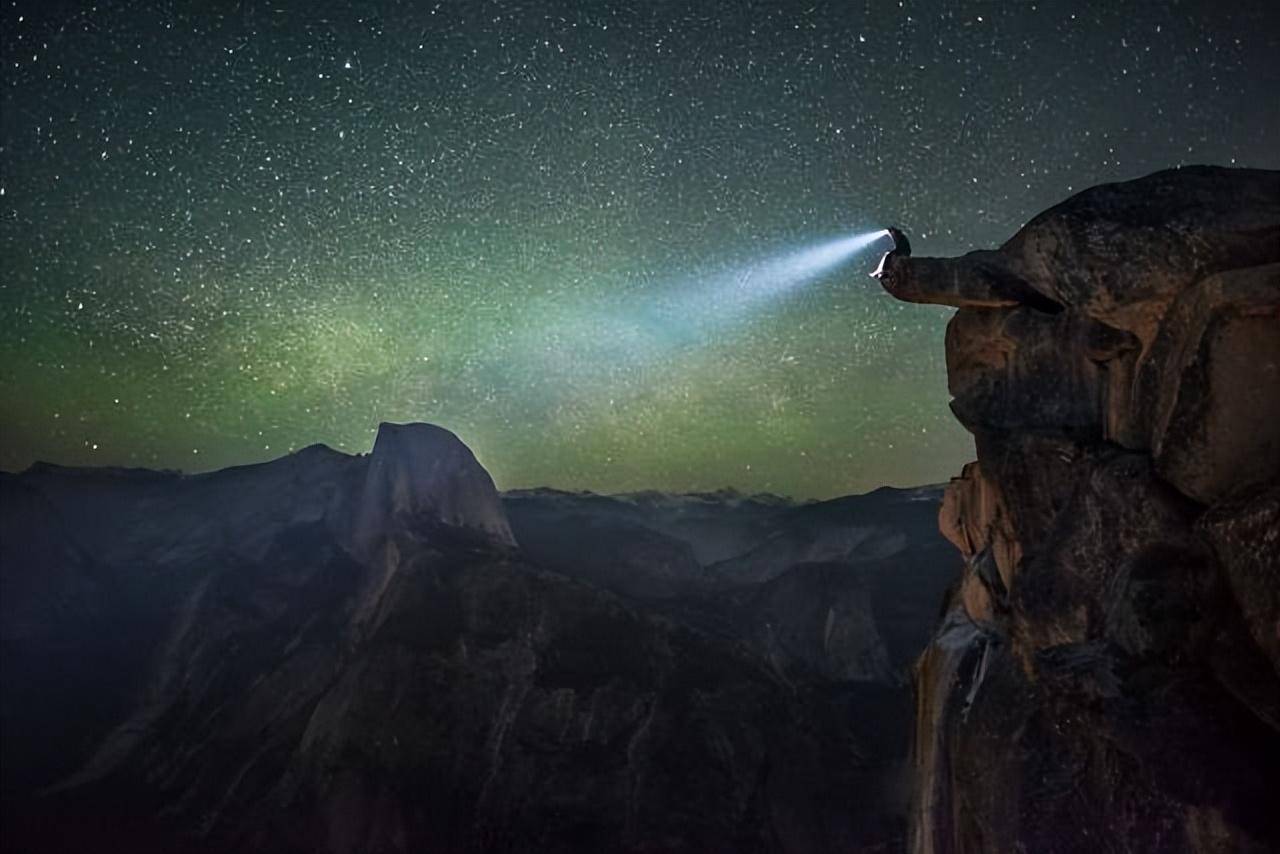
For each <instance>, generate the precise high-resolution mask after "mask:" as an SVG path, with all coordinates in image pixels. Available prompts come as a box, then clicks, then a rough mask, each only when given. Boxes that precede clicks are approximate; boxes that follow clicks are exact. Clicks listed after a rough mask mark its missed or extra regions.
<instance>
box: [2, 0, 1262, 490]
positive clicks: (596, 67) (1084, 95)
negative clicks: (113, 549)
mask: <svg viewBox="0 0 1280 854" xmlns="http://www.w3.org/2000/svg"><path fill="white" fill-rule="evenodd" d="M1278 6H1280V4H1275V3H1274V2H1258V3H1247V2H1236V3H1215V4H1192V3H1182V4H1177V3H1166V4H1153V3H1146V2H1143V3H1132V4H1123V3H1096V4H1083V3H1081V4H1068V3H1056V2H1055V3H1039V4H1033V3H1016V4H1010V3H974V2H950V3H922V2H904V3H896V2H895V3H879V2H877V3H867V4H846V3H821V2H801V3H750V2H740V0H734V2H724V3H716V2H696V3H683V2H649V3H613V2H604V0H600V2H594V0H593V2H581V3H531V2H530V3H506V2H478V1H477V2H457V3H438V4H431V3H422V4H419V3H385V4H363V3H361V4H346V3H326V2H296V0H278V2H254V0H245V2H240V3H223V2H212V3H202V4H190V3H185V2H169V3H110V2H98V3H96V4H89V3H67V4H55V3H49V2H39V3H9V4H6V5H5V6H4V8H3V14H2V17H0V45H2V56H0V59H2V62H3V72H2V73H3V81H2V83H3V109H2V112H0V122H2V139H0V144H2V145H3V149H2V150H0V186H2V189H0V193H3V195H2V196H0V312H2V314H0V316H2V317H3V332H2V333H0V467H3V468H6V469H10V470H12V469H18V468H22V467H25V466H26V465H27V464H29V463H30V462H31V461H32V460H35V459H46V460H51V461H55V462H61V463H68V464H99V465H139V466H151V467H168V468H181V469H185V470H203V469H208V468H213V467H220V466H224V465H230V464H239V463H248V462H254V461H258V460H263V459H268V458H272V457H275V456H279V455H281V454H283V453H286V452H288V451H289V450H291V449H296V448H298V447H301V446H304V445H307V444H311V443H314V442H324V443H327V444H330V445H332V446H334V447H337V448H340V449H344V450H347V451H351V452H357V451H359V452H363V451H366V450H367V449H368V448H369V446H370V443H371V440H372V437H373V431H374V430H375V429H376V425H377V424H378V422H379V421H384V420H392V421H397V420H424V421H431V422H434V423H437V424H440V425H443V426H445V427H448V428H450V429H452V430H453V431H455V432H456V433H458V434H459V435H460V436H461V437H463V439H464V440H465V441H467V442H468V443H469V444H470V445H471V446H472V447H473V448H474V449H475V450H476V452H477V454H478V455H479V456H480V458H481V460H482V461H483V462H484V463H485V464H486V466H488V467H489V469H490V470H491V471H492V472H493V474H494V476H495V478H496V479H497V481H498V482H499V485H500V486H503V487H515V486H527V485H536V484H549V485H554V486H559V487H566V488H590V489H596V490H608V491H612V490H623V489H635V488H641V487H655V488H662V489H676V490H698V489H710V488H716V487H721V486H733V487H736V488H739V489H743V490H746V491H759V490H770V491H775V492H784V493H790V494H793V495H801V496H825V495H832V494H841V493H847V492H853V491H861V490H864V489H867V488H871V487H874V486H877V485H880V484H883V483H894V484H911V483H921V482H928V481H938V480H942V479H945V477H946V476H947V475H948V474H950V473H953V472H954V471H955V470H956V469H957V468H958V466H959V465H960V464H961V463H962V462H964V461H965V460H967V459H969V458H971V457H972V455H973V449H972V444H971V441H970V440H969V438H968V436H967V435H966V434H965V433H963V431H961V429H960V428H959V427H958V426H956V424H955V423H954V420H953V419H952V417H951V415H950V413H949V411H948V409H947V400H948V395H947V391H946V387H945V368H944V365H943V359H942V333H943V328H944V326H945V323H946V320H947V318H948V316H949V312H948V311H947V310H944V309H940V308H936V307H927V306H908V305H904V304H899V303H896V302H894V301H892V300H891V299H889V298H888V297H887V296H885V295H884V294H883V293H882V292H881V291H880V289H879V287H878V286H877V285H876V283H875V282H874V281H873V280H871V279H869V278H867V276H866V273H867V271H868V270H869V269H871V268H872V267H873V266H874V263H875V258H874V257H870V256H857V257H854V258H852V259H851V260H849V262H848V263H846V264H843V265H841V266H839V267H838V268H837V269H835V270H833V271H831V272H830V273H828V274H826V275H823V276H820V277H817V278H815V279H814V280H813V281H810V282H808V283H807V284H806V285H805V286H804V287H798V288H794V289H789V290H788V291H787V292H786V293H784V294H780V295H779V296H778V298H776V299H771V300H769V301H768V302H767V304H766V305H762V306H753V307H752V308H751V310H749V311H740V312H736V313H731V312H727V311H722V308H724V307H723V306H721V305H719V304H717V303H716V301H714V300H710V301H709V300H705V299H704V300H697V299H691V298H690V295H691V294H695V293H705V292H707V288H706V287H705V286H706V285H707V283H710V282H714V281H715V280H716V277H717V276H723V275H724V274H725V273H726V271H731V270H735V269H741V268H742V267H743V265H749V264H750V263H752V262H753V259H763V258H769V257H774V256H777V255H779V254H781V253H786V252H789V251H793V250H797V249H800V248H803V247H805V246H811V245H815V244H817V243H818V242H820V241H822V240H829V239H835V238H838V237H840V236H842V235H851V234H854V233H856V232H864V231H867V230H869V229H874V228H879V227H882V226H885V225H888V224H895V223H896V224H900V225H902V226H903V227H904V228H905V229H906V230H907V231H908V233H909V234H910V236H911V239H912V242H913V244H914V248H915V251H916V254H954V253H957V252H963V251H967V250H969V249H972V248H978V247H988V246H992V245H995V244H998V243H1000V242H1002V241H1003V240H1004V239H1006V238H1007V237H1008V236H1010V235H1011V234H1012V233H1013V232H1014V231H1015V230H1016V229H1017V228H1018V227H1019V226H1020V225H1021V224H1022V223H1023V222H1025V221H1026V220H1027V219H1028V218H1030V217H1031V216H1033V215H1034V214H1036V213H1037V212H1039V211H1040V210H1042V209H1044V208H1046V207H1048V206H1050V205H1052V204H1054V203H1056V202H1057V201H1060V200H1061V199H1063V198H1065V197H1066V196H1068V195H1070V194H1071V193H1072V192H1074V191H1077V190H1080V189H1083V188H1084V187H1086V186H1089V185H1092V184H1096V183H1100V182H1103V181H1110V180H1120V179H1127V178H1132V177H1137V176H1139V175H1143V174H1145V173H1147V172H1150V171H1153V170H1155V169H1160V168H1165V167H1169V166H1175V165H1179V164H1186V163H1217V164H1224V165H1230V164H1238V165H1242V166H1260V167H1270V168H1276V167H1278V166H1280V110H1278V109H1277V108H1276V106H1275V93H1276V92H1278V91H1280V59H1277V57H1280V13H1278V12H1277V11H1275V9H1276V7H1278ZM194 9H199V11H193V10H194Z"/></svg>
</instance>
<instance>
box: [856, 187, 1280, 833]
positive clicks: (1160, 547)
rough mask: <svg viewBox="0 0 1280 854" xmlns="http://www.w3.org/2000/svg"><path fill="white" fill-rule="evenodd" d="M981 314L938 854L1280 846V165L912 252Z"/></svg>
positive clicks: (949, 663)
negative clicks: (933, 251)
mask: <svg viewBox="0 0 1280 854" xmlns="http://www.w3.org/2000/svg"><path fill="white" fill-rule="evenodd" d="M881 281H882V282H883V283H884V284H885V287H886V289H887V290H889V292H890V293H893V294H895V295H896V296H899V297H901V298H904V299H908V300H911V301H916V302H934V303H940V304H944V305H954V306H957V307H958V308H959V310H958V311H957V312H956V314H955V316H954V317H953V319H952V321H951V323H950V325H949V327H948V329H947V339H946V348H947V370H948V378H949V383H950V389H951V392H952V394H953V396H954V400H953V402H952V409H953V411H954V412H955V414H956V417H957V418H958V419H959V420H960V422H961V423H962V424H964V426H965V427H966V428H968V429H969V430H970V431H971V432H972V433H973V434H974V437H975V445H976V448H977V452H978V461H977V462H975V463H972V464H970V465H968V466H966V467H965V469H964V471H963V472H962V473H961V475H960V476H959V477H957V478H955V479H953V480H952V482H951V484H950V486H949V487H948V490H947V494H946V496H945V498H944V500H943V505H942V509H941V513H940V518H939V523H940V529H941V530H942V532H943V534H944V535H945V536H946V537H947V539H948V540H950V541H951V542H952V543H953V544H954V545H955V546H956V547H957V548H958V549H959V550H960V552H961V554H962V555H963V556H964V558H965V561H966V564H965V569H964V572H963V574H962V576H961V579H960V580H959V582H958V583H957V584H956V585H955V587H954V588H953V591H952V593H951V595H950V596H949V597H948V599H947V601H946V603H945V608H944V610H945V617H944V619H943V621H942V623H941V625H940V626H939V628H938V629H937V631H936V633H935V636H934V640H933V642H932V643H931V644H930V646H929V647H928V648H927V649H926V651H925V653H924V655H923V656H922V657H921V658H920V660H919V661H918V663H917V667H916V689H917V722H916V741H915V768H916V779H915V796H914V801H913V803H914V807H913V814H912V820H911V834H912V840H911V841H912V849H913V850H914V851H916V852H922V854H923V853H924V852H980V851H1017V850H1024V851H1037V852H1069V851H1070V852H1074V851H1082V852H1083V851H1096V850H1117V851H1169V852H1219V851H1264V850H1275V849H1276V848H1277V847H1280V817H1277V814H1276V812H1275V810H1274V808H1273V806H1272V802H1273V800H1274V792H1275V791H1278V790H1280V682H1278V681H1277V673H1278V672H1280V671H1278V669H1277V662H1278V661H1280V655H1278V654H1280V599H1278V598H1277V597H1278V595H1280V594H1277V593H1276V590H1277V581H1278V580H1280V579H1277V576H1276V572H1277V566H1280V553H1278V551H1277V550H1278V549H1280V503H1278V502H1280V498H1278V497H1277V496H1278V495H1280V486H1278V485H1277V481H1278V479H1280V382H1278V381H1277V380H1278V378H1280V173H1276V172H1264V171H1258V170H1229V169H1214V168H1208V167H1196V168H1189V169H1181V170H1174V171H1170V172H1162V173H1157V174H1155V175H1151V176H1148V177H1147V178H1143V179H1140V180H1137V181H1131V182H1127V183H1124V184H1113V185H1105V186H1101V187H1095V188H1093V189H1091V190H1088V191H1085V192H1084V193H1081V194H1079V195H1077V196H1075V197H1073V198H1071V199H1069V200H1067V201H1065V202H1063V203H1062V204H1060V205H1058V206H1057V207H1055V208H1053V209H1051V210H1050V211H1047V212H1046V213H1044V214H1042V215H1040V216H1038V217H1036V218H1035V219H1034V220H1032V221H1031V222H1030V223H1028V225H1027V226H1026V227H1024V228H1023V229H1022V230H1021V231H1019V232H1018V234H1017V235H1015V236H1014V237H1013V238H1012V239H1011V240H1009V241H1008V242H1007V243H1006V244H1005V245H1004V246H1002V247H1001V248H1000V249H999V250H997V251H994V252H981V253H971V254H970V255H968V256H965V257H963V258H958V259H951V260H948V259H917V258H909V257H900V256H892V257H889V258H886V261H885V265H884V269H883V271H882V276H881Z"/></svg>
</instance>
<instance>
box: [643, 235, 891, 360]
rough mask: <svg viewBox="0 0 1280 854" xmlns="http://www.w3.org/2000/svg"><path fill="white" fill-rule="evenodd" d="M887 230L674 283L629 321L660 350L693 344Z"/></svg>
mask: <svg viewBox="0 0 1280 854" xmlns="http://www.w3.org/2000/svg"><path fill="white" fill-rule="evenodd" d="M882 239H883V240H888V239H889V232H888V230H887V229H877V230H875V231H866V232H861V233H858V234H853V235H844V236H841V237H838V238H835V239H832V240H827V241H823V242H822V243H818V244H815V245H812V246H806V247H803V248H801V249H792V250H788V251H783V252H780V253H777V254H775V255H771V256H766V257H762V258H758V259H756V260H755V261H753V262H751V263H748V264H746V265H743V266H741V267H735V268H730V269H722V270H719V271H716V272H713V273H710V274H708V275H705V276H702V277H699V278H698V279H696V280H694V281H693V282H692V283H687V284H679V285H676V286H673V287H672V288H671V289H670V290H669V291H668V293H667V294H666V295H665V297H664V298H661V299H659V300H658V301H656V302H655V303H653V304H650V305H648V306H645V307H641V308H639V309H638V310H633V311H632V312H630V313H629V314H630V317H631V320H632V322H634V323H635V324H637V326H638V327H639V328H640V329H642V330H647V333H648V335H649V336H650V337H651V338H653V339H656V340H654V341H653V343H654V344H656V345H657V346H659V347H661V348H663V349H672V348H678V347H682V346H688V345H694V344H696V343H698V342H699V341H700V340H701V339H702V338H703V337H704V336H705V335H707V334H713V333H715V332H717V331H718V330H723V329H724V328H726V327H728V326H731V325H734V324H740V323H742V322H744V321H745V320H746V319H747V318H748V316H749V315H751V314H752V313H756V312H759V311H762V310H764V309H765V308H767V307H769V306H772V305H776V304H778V303H779V302H781V301H783V300H785V299H786V298H788V297H789V296H792V295H793V294H795V293H796V292H797V291H799V290H801V289H802V288H804V287H805V286H807V285H811V284H813V283H815V282H817V281H818V280H820V279H821V278H822V277H823V276H824V275H827V274H829V273H831V272H833V271H834V270H836V269H837V268H838V267H840V265H842V264H844V263H847V262H848V261H850V260H852V259H853V258H854V257H855V256H857V255H858V254H859V253H861V252H863V251H865V250H867V249H868V248H870V247H871V246H872V245H874V244H876V243H878V242H880V241H881V240H882Z"/></svg>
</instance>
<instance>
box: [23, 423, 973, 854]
mask: <svg viewBox="0 0 1280 854" xmlns="http://www.w3.org/2000/svg"><path fill="white" fill-rule="evenodd" d="M898 497H900V496H898V494H897V493H895V492H889V493H881V494H879V495H876V494H873V495H872V496H868V497H865V498H866V501H869V502H870V504H865V502H864V504H865V506H864V505H863V504H860V503H859V502H858V501H855V502H853V503H852V504H848V505H846V507H845V510H844V511H840V510H838V509H833V508H832V506H828V505H830V502H824V503H820V504H800V503H796V502H791V501H789V500H786V499H782V498H779V497H776V496H742V495H739V494H737V493H734V492H728V491H724V492H714V493H702V494H698V495H692V496H669V495H664V494H662V493H656V492H642V493H634V494H630V495H626V496H596V495H590V494H577V493H573V494H570V493H560V492H555V491H550V490H527V491H525V490H522V491H517V492H512V493H508V494H507V495H505V496H499V494H498V492H497V490H496V488H495V487H494V485H493V482H492V480H491V478H490V477H489V475H488V473H487V472H485V471H484V469H483V468H482V467H481V466H480V465H479V463H478V462H476V460H475V458H474V456H473V455H472V454H471V452H470V451H469V450H468V449H467V448H466V446H465V445H464V444H463V443H462V442H461V441H460V440H458V439H457V437H456V436H453V435H452V434H451V433H448V432H447V431H444V430H441V429H440V428H436V427H432V426H430V425H383V426H382V428H381V429H380V430H379V433H378V438H377V440H376V441H375V444H374V447H373V450H372V452H371V453H370V454H367V455H355V456H352V455H347V454H343V453H339V452H337V451H334V450H332V449H329V448H326V447H324V446H319V445H313V446H310V447H308V448H304V449H302V450H301V451H298V452H296V453H294V454H290V455H289V456H286V457H282V458H280V459H277V460H273V461H271V462H268V463H262V464H258V465H253V466H242V467H237V468H232V469H225V470H222V471H217V472H210V473H206V474H198V475H185V474H180V473H175V472H148V471H145V470H130V469H73V468H63V467H58V466H52V465H43V464H41V465H36V466H33V467H31V468H30V469H28V470H27V471H25V472H23V473H21V474H0V682H2V683H3V684H0V720H2V721H3V727H0V794H2V795H3V797H2V798H0V801H2V803H3V811H4V814H3V823H4V827H5V839H4V844H5V846H6V848H9V847H12V848H13V849H14V850H40V851H58V850H67V851H78V850H86V849H92V848H94V847H96V846H98V845H99V844H100V842H101V840H102V839H103V838H110V839H112V840H113V845H115V846H117V847H122V848H128V849H130V850H137V851H146V850H157V851H159V850H165V851H171V850H188V851H192V850H243V851H335V852H356V851H369V850H401V849H402V848H404V847H405V846H409V847H421V846H428V847H432V848H434V849H436V850H444V851H462V850H466V851H495V852H496V851H514V850H543V851H565V852H568V851H597V850H605V849H608V850H621V851H637V852H638V851H687V852H695V851H696V852H702V851H714V850H755V851H787V852H809V851H814V852H827V851H831V852H834V851H843V850H848V849H850V848H860V847H861V848H866V847H871V846H881V847H883V846H886V845H887V846H890V849H889V850H892V849H893V847H895V846H897V845H898V843H899V842H900V840H901V839H902V838H903V834H904V832H905V823H904V820H905V819H904V817H905V801H904V800H903V792H904V791H905V789H904V787H903V785H902V781H901V774H902V766H903V762H904V759H905V748H906V739H907V731H908V727H907V725H906V724H907V720H908V719H907V716H906V711H907V709H909V701H908V697H907V695H906V689H905V685H904V680H903V679H902V673H903V672H904V667H903V666H901V662H899V661H898V660H897V658H895V657H894V652H893V650H894V649H895V643H896V640H895V632H898V633H900V630H901V629H903V627H904V626H906V624H907V623H911V625H912V626H914V628H913V629H912V631H913V632H914V635H915V637H916V643H917V645H919V644H922V643H923V642H924V638H925V636H926V635H927V632H928V627H929V623H930V620H929V619H927V618H918V617H914V616H910V615H908V617H907V619H906V621H905V622H904V621H903V619H902V615H901V614H899V615H897V616H895V615H894V614H893V608H892V607H888V606H886V604H885V602H884V601H883V595H882V594H883V591H882V590H881V589H880V588H881V587H883V585H884V584H885V583H886V579H887V578H892V577H898V576H902V577H903V578H908V577H909V579H910V581H909V582H908V587H909V588H910V589H912V590H914V591H915V592H916V594H917V595H916V597H915V598H917V599H921V600H926V599H927V600H930V604H932V601H936V598H937V596H938V595H939V590H940V589H941V586H943V585H945V584H946V583H947V580H948V579H949V577H950V576H951V575H953V574H954V567H953V566H951V565H949V564H947V563H941V564H938V565H933V564H932V559H931V558H930V557H928V556H927V555H928V548H927V547H926V548H925V549H924V551H923V552H920V553H919V554H917V555H916V558H919V557H920V555H925V557H924V559H923V562H921V560H918V559H916V558H911V557H910V555H911V554H916V553H915V552H911V551H910V550H907V551H904V552H901V553H898V554H896V555H894V557H893V558H892V559H891V561H890V562H886V561H884V560H880V561H879V562H875V561H871V562H864V563H863V564H862V565H855V564H856V562H854V563H850V562H847V561H842V560H841V556H840V555H834V554H826V555H825V556H826V557H828V558H831V559H830V560H828V561H827V562H826V563H825V564H821V565H819V564H814V563H811V562H810V563H806V562H804V561H805V560H807V558H808V557H810V556H811V555H806V554H804V553H803V550H799V551H788V550H787V549H776V550H775V552H771V553H770V554H771V555H772V556H773V558H774V559H776V564H775V565H774V566H773V567H772V569H771V570H770V571H769V573H767V574H768V575H769V576H770V580H769V581H768V582H765V583H763V584H762V583H758V582H756V581H753V580H745V581H742V580H735V581H734V582H733V583H732V584H728V585H726V584H724V583H723V582H722V580H721V579H718V578H716V577H715V575H714V574H712V573H709V572H708V571H707V568H708V566H710V565H711V564H712V562H713V561H722V560H726V559H729V558H732V557H733V556H735V555H739V554H742V553H744V552H750V551H751V550H752V549H754V548H756V547H758V546H759V545H760V543H762V542H764V541H766V540H768V539H769V538H771V537H773V538H781V539H780V541H781V542H791V540H790V539H788V537H794V536H796V535H795V533H794V532H795V530H796V526H797V525H799V526H801V528H802V529H803V530H811V529H812V528H813V526H814V525H815V524H818V521H815V520H820V519H822V518H827V517H828V516H829V517H830V518H829V520H828V521H830V522H832V523H833V524H837V525H844V524H847V523H849V519H848V518H847V517H848V516H849V514H850V513H852V514H853V515H857V514H858V513H863V514H864V515H866V516H867V518H868V519H870V517H871V515H874V514H873V513H872V510H873V507H872V505H876V506H879V505H880V504H884V503H885V501H888V502H889V503H890V504H892V503H893V502H894V500H896V499H897V498H898ZM860 500H861V498H860ZM908 504H910V505H911V506H912V507H916V508H920V507H923V509H924V510H925V513H926V515H928V514H936V509H937V505H936V501H935V502H934V503H933V504H931V505H928V506H925V505H922V504H921V503H920V502H915V503H914V504H911V502H903V503H902V506H903V507H906V506H908ZM886 507H887V505H886ZM858 508H861V509H858ZM882 510H884V512H883V513H882V514H881V517H879V518H880V521H878V522H876V524H877V525H889V526H893V525H895V524H902V523H903V520H899V521H898V522H894V521H893V519H892V517H893V515H894V511H891V510H887V509H884V508H882ZM877 512H878V511H877ZM824 514H826V515H824ZM806 520H807V521H806ZM914 525H915V523H914V522H911V523H909V526H914ZM789 532H790V533H789ZM935 533H936V531H935ZM935 539H937V538H936V537H935ZM926 546H927V544H926ZM846 557H847V556H846ZM893 561H896V562H893ZM895 567H896V568H897V569H898V570H900V572H898V571H895ZM882 612H883V613H882ZM910 633H911V632H908V634H910ZM895 840H896V841H895Z"/></svg>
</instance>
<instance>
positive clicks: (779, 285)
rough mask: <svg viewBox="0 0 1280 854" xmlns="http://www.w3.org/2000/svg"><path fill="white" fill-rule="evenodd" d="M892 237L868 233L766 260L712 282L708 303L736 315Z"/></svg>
mask: <svg viewBox="0 0 1280 854" xmlns="http://www.w3.org/2000/svg"><path fill="white" fill-rule="evenodd" d="M888 236H889V232H888V230H886V229H879V230H877V231H867V232H863V233H862V234H854V235H851V236H847V237H840V238H837V239H835V240H829V241H827V242H825V243H819V244H818V245H816V246H809V247H806V248H804V249H800V250H797V251H794V252H788V253H786V254H785V255H780V256H775V257H772V258H765V259H762V260H760V261H757V262H756V263H755V264H752V265H751V266H749V267H744V268H742V269H740V270H737V271H734V272H731V273H729V274H728V275H727V276H725V277H724V278H722V279H721V280H720V281H716V282H712V283H711V284H710V287H709V288H708V289H707V292H706V296H707V298H708V302H709V303H710V305H711V307H712V308H718V309H720V310H726V309H728V310H731V311H735V312H736V311H741V310H745V309H750V308H752V307H754V306H756V305H757V304H759V303H762V302H766V301H772V300H776V299H779V298H781V297H783V296H785V295H787V294H789V293H791V292H793V291H795V290H797V289H799V288H801V287H803V286H804V285H807V284H811V283H812V282H813V281H814V280H816V279H818V278H820V277H821V276H822V275H823V274H825V273H828V272H831V271H832V270H834V269H835V268H836V267H838V266H840V265H841V264H843V263H844V262H846V261H848V260H850V259H852V258H853V256H855V255H857V254H858V253H859V252H861V251H863V250H864V249H866V248H868V247H869V246H871V245H872V244H873V243H875V242H877V241H878V240H880V238H882V237H888Z"/></svg>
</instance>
